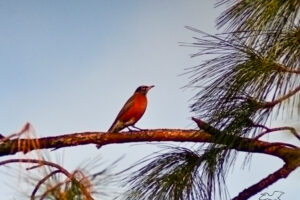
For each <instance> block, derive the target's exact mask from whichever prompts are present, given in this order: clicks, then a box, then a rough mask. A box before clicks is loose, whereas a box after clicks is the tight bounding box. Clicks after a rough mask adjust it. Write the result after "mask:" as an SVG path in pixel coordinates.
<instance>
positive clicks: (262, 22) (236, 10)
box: [128, 0, 300, 200]
mask: <svg viewBox="0 0 300 200" xmlns="http://www.w3.org/2000/svg"><path fill="white" fill-rule="evenodd" d="M217 5H218V6H221V5H229V7H228V8H227V9H226V10H225V11H224V12H223V13H222V14H221V16H220V17H219V18H218V20H217V27H219V28H223V27H224V26H225V25H228V26H227V27H225V28H226V29H225V30H227V31H229V32H228V33H224V34H219V35H210V34H207V33H204V32H202V31H200V30H197V29H195V28H191V27H187V28H188V29H190V30H192V31H194V32H196V33H198V34H200V35H201V37H194V39H195V40H196V41H195V42H193V43H191V44H185V45H186V46H192V47H196V48H198V49H199V51H198V52H197V53H195V54H194V55H192V57H199V56H201V57H204V58H205V59H206V60H204V59H203V60H202V62H201V63H200V64H199V65H197V66H195V67H192V68H190V69H189V71H188V72H187V74H189V75H190V77H189V78H190V82H189V83H188V85H187V87H192V88H196V89H197V93H196V95H195V96H194V98H193V101H194V102H193V103H192V105H191V111H192V112H194V113H195V115H196V116H197V118H199V119H201V120H202V121H206V122H207V123H208V124H209V125H210V126H211V127H213V128H214V129H217V130H219V134H212V136H213V138H214V141H216V143H218V141H222V143H223V144H224V143H225V144H226V145H218V144H215V143H212V144H207V145H204V146H201V148H199V149H198V150H196V151H195V150H189V149H186V148H170V152H168V153H161V154H159V155H157V156H155V157H152V158H151V159H148V160H146V161H147V162H146V161H145V162H142V164H146V165H145V166H144V167H142V168H141V169H139V170H137V171H136V173H135V174H134V175H133V176H132V177H131V178H130V180H129V181H128V183H129V184H130V192H129V193H128V199H174V200H179V199H180V200H181V199H205V200H206V199H207V200H211V199H216V198H217V197H219V198H220V199H226V198H227V197H228V196H227V195H225V194H226V186H225V185H226V183H225V177H226V174H227V173H228V171H229V169H231V168H232V167H233V166H234V163H235V159H236V156H237V153H236V152H235V151H233V150H231V147H232V145H233V144H236V143H237V142H239V141H234V140H232V138H233V137H232V136H242V137H255V136H256V133H257V132H258V130H261V129H262V127H264V124H265V123H266V121H267V120H268V119H269V117H270V116H272V115H273V116H275V117H276V116H277V115H278V113H280V112H282V111H285V112H286V113H287V114H289V113H290V114H292V111H293V109H289V110H287V109H286V108H287V106H291V105H292V106H294V105H296V104H299V105H300V101H299V99H300V96H299V94H296V92H294V93H293V94H292V95H291V91H293V90H295V88H296V87H299V86H300V79H299V74H300V66H299V63H300V24H299V16H300V14H299V13H300V12H299V11H300V1H299V0H221V1H219V3H218V4H217ZM284 96H287V98H282V97H284ZM280 99H283V100H285V99H288V101H287V102H288V103H291V104H288V103H285V102H283V100H282V101H281V100H280ZM279 100H280V101H279ZM270 102H273V103H274V102H276V104H274V105H273V104H272V106H266V105H268V104H270ZM298 107H299V110H298V111H299V113H300V106H298ZM204 147H205V148H204ZM203 149H205V150H203ZM248 158H249V157H248ZM245 164H246V163H245Z"/></svg>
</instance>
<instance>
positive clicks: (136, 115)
mask: <svg viewBox="0 0 300 200" xmlns="http://www.w3.org/2000/svg"><path fill="white" fill-rule="evenodd" d="M132 101H133V104H132V106H131V107H130V108H129V109H128V110H127V111H126V112H125V113H124V114H123V115H122V116H120V120H121V121H123V122H124V123H126V124H127V123H129V124H135V122H137V121H138V120H139V119H140V118H141V117H142V116H143V114H144V113H145V110H146V107H147V98H146V96H145V95H143V94H134V97H133V99H132Z"/></svg>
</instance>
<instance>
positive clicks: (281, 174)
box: [232, 164, 297, 200]
mask: <svg viewBox="0 0 300 200" xmlns="http://www.w3.org/2000/svg"><path fill="white" fill-rule="evenodd" d="M296 168H297V167H296V166H294V165H288V164H285V165H284V166H283V167H282V168H280V169H279V170H277V171H275V172H274V173H272V174H270V175H269V176H267V177H266V178H264V179H262V180H260V181H259V182H258V183H256V184H254V185H252V186H251V187H249V188H247V189H245V190H243V191H242V192H241V193H239V194H238V196H236V197H234V198H233V199H232V200H247V199H249V198H250V197H251V196H253V194H257V193H258V192H260V191H262V190H263V189H265V188H266V187H268V186H270V185H272V184H273V183H275V182H276V181H278V180H279V179H281V178H286V177H287V176H288V175H289V174H290V173H291V172H292V171H293V170H294V169H296Z"/></svg>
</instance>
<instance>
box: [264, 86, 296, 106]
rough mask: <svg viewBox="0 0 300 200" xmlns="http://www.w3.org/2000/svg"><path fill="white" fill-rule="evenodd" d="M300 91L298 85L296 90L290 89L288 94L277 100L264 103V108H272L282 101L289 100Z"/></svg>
mask: <svg viewBox="0 0 300 200" xmlns="http://www.w3.org/2000/svg"><path fill="white" fill-rule="evenodd" d="M299 91H300V86H298V87H296V88H295V89H294V90H290V91H289V92H288V93H287V94H286V95H284V96H282V97H280V98H278V99H277V100H274V101H270V102H266V103H264V105H263V108H272V107H274V106H275V105H277V104H279V103H281V102H282V101H284V100H287V99H288V98H290V97H291V96H293V95H294V94H296V93H297V92H299Z"/></svg>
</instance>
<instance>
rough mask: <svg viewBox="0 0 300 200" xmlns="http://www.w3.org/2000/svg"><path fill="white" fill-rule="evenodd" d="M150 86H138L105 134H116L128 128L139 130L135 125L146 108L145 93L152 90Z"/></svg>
mask: <svg viewBox="0 0 300 200" xmlns="http://www.w3.org/2000/svg"><path fill="white" fill-rule="evenodd" d="M153 87H154V85H151V86H145V85H143V86H140V87H138V88H137V89H136V90H135V92H134V94H133V95H132V96H131V97H130V98H129V99H128V100H127V102H126V103H125V105H124V106H123V108H122V109H121V111H120V112H119V114H118V116H117V117H116V119H115V121H114V123H113V124H112V125H111V127H110V128H109V129H108V131H107V132H110V133H117V132H119V131H121V130H122V129H124V128H128V129H129V130H130V128H129V127H130V126H131V127H133V128H136V129H139V128H138V127H136V126H135V123H136V122H137V121H138V120H139V119H140V118H141V117H142V116H143V114H144V113H145V111H146V107H147V97H146V95H147V93H148V91H149V90H150V89H151V88H153Z"/></svg>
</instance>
